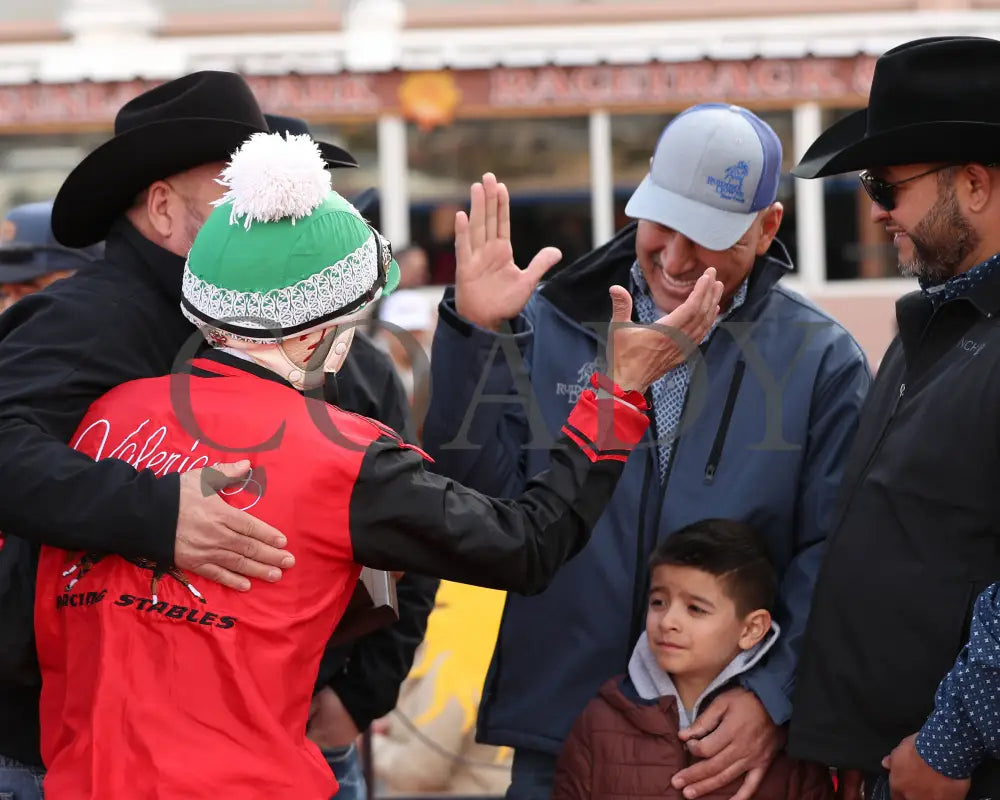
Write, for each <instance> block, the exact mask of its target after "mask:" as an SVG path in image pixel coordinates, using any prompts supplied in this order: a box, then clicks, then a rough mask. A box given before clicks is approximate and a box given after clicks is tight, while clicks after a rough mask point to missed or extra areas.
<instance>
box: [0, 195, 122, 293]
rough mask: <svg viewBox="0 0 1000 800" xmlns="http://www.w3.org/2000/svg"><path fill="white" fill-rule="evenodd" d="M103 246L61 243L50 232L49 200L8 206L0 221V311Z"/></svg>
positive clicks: (96, 255) (97, 254) (95, 254)
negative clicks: (6, 212) (64, 245)
mask: <svg viewBox="0 0 1000 800" xmlns="http://www.w3.org/2000/svg"><path fill="white" fill-rule="evenodd" d="M103 249H104V248H103V247H101V246H99V245H92V246H90V247H84V248H81V249H74V248H69V247H63V246H62V245H61V244H59V243H58V242H57V241H56V238H55V236H53V234H52V201H51V200H47V201H45V202H41V203H28V204H26V205H22V206H17V207H15V208H13V209H11V210H10V212H9V213H8V214H7V216H6V217H5V218H4V220H3V222H2V223H0V311H5V310H6V309H7V308H8V307H9V306H11V305H13V304H14V303H16V302H17V301H18V300H20V299H21V298H22V297H24V296H25V295H28V294H32V293H33V292H37V291H39V290H40V289H44V288H45V287H46V286H48V285H49V284H50V283H53V282H55V281H57V280H59V279H60V278H68V277H69V276H70V275H72V274H73V273H74V272H76V271H77V270H78V269H80V268H81V267H85V266H86V265H87V264H89V263H91V262H92V261H94V260H96V259H98V258H100V255H101V252H102V251H103Z"/></svg>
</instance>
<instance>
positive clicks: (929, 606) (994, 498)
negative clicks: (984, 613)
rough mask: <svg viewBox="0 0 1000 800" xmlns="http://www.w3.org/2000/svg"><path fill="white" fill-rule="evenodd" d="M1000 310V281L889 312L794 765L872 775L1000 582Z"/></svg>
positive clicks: (818, 619)
mask: <svg viewBox="0 0 1000 800" xmlns="http://www.w3.org/2000/svg"><path fill="white" fill-rule="evenodd" d="M998 313H1000V277H998V276H994V277H993V278H992V279H991V280H987V281H985V282H983V283H981V284H979V285H977V286H975V287H974V288H973V289H972V290H970V291H969V292H968V293H967V295H965V296H963V297H959V298H957V299H955V300H952V301H950V302H947V303H944V304H943V305H942V306H941V307H940V308H939V309H938V310H937V311H936V312H935V311H934V309H933V307H932V306H931V304H930V301H929V300H927V299H926V298H925V297H924V296H923V294H922V293H921V292H914V293H912V294H908V295H906V296H905V297H903V298H901V299H900V300H899V302H898V303H897V305H896V317H897V321H898V324H899V335H898V336H897V338H896V339H895V340H894V341H893V342H892V344H891V345H890V346H889V350H888V351H887V353H886V356H885V359H884V360H883V361H882V364H881V366H880V368H879V371H878V375H877V377H876V380H875V383H874V384H873V386H872V389H871V392H870V393H869V395H868V400H867V403H866V405H865V408H864V410H863V412H862V416H861V421H860V424H859V429H858V435H857V439H856V440H855V443H854V447H853V449H852V453H851V456H850V457H849V460H848V464H847V468H846V470H845V477H844V483H843V490H842V496H841V500H840V505H839V511H838V517H837V519H838V521H837V523H836V525H835V527H834V528H833V532H832V533H831V535H830V537H829V539H828V540H827V554H826V558H825V560H824V562H823V566H822V569H821V571H820V575H819V578H818V581H817V584H816V590H815V594H814V599H813V606H812V612H811V616H810V621H809V626H808V627H807V629H806V640H805V643H804V646H803V652H802V657H801V660H800V662H799V672H798V684H797V693H796V695H795V698H794V705H793V708H794V712H793V714H792V722H791V730H790V751H791V753H792V754H793V755H794V756H796V757H798V758H802V759H808V760H814V761H819V762H821V763H825V764H829V765H833V766H840V767H848V768H860V769H863V770H867V771H872V772H874V771H878V770H879V768H880V767H879V765H880V762H881V760H882V758H883V757H884V756H886V755H888V754H889V753H890V752H891V751H892V749H893V748H894V747H895V746H896V745H897V744H899V742H900V741H901V740H902V739H904V738H905V737H907V736H909V735H910V734H913V733H916V732H917V731H918V730H919V729H920V727H921V726H922V725H923V723H924V721H925V719H926V717H927V715H928V714H929V712H930V711H931V710H932V708H933V705H934V692H935V689H936V687H937V685H938V683H939V681H940V680H941V679H942V678H943V677H944V675H945V674H946V673H947V672H948V670H949V669H951V667H952V664H953V663H954V660H955V657H956V656H957V655H958V653H959V650H960V649H961V647H962V646H963V644H964V643H965V642H966V641H967V640H968V635H969V622H970V618H971V613H972V608H973V601H974V600H975V598H976V596H977V595H978V594H979V592H980V591H981V590H982V589H984V588H985V587H986V586H988V585H989V584H991V583H992V582H994V581H996V580H997V579H998V578H1000V492H997V488H996V487H997V478H998V476H1000V413H998V410H1000V320H998V317H997V314H998ZM995 767H996V762H988V763H987V765H986V769H988V770H993V769H995ZM992 788H993V789H994V790H995V789H1000V782H997V783H994V784H993V785H992Z"/></svg>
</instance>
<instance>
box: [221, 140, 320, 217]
mask: <svg viewBox="0 0 1000 800" xmlns="http://www.w3.org/2000/svg"><path fill="white" fill-rule="evenodd" d="M218 182H219V183H220V184H222V185H223V186H225V187H227V191H226V193H225V194H224V195H223V196H222V197H221V198H220V199H219V200H216V201H215V203H214V205H217V206H218V205H223V204H224V203H231V204H232V209H231V211H230V222H231V223H232V222H235V221H237V220H239V219H243V225H244V227H245V228H247V229H249V228H250V226H251V225H252V224H253V223H254V222H277V221H279V220H282V219H290V220H291V221H292V224H294V223H295V220H297V219H301V218H302V217H307V216H309V214H311V213H312V212H313V211H314V210H315V209H316V208H317V207H319V205H320V204H321V203H322V202H323V200H324V199H325V198H326V196H327V195H328V194H329V192H330V189H331V182H330V173H329V172H327V171H326V162H325V161H324V160H323V156H322V155H321V153H320V150H319V146H318V145H317V144H316V142H314V141H313V140H312V139H311V138H310V137H309V136H305V135H299V136H295V135H287V136H282V135H281V134H280V133H255V134H253V135H252V136H251V137H250V138H249V139H247V140H246V141H245V142H244V143H243V144H242V145H241V146H240V148H239V150H237V151H236V152H235V153H234V154H233V157H232V159H231V160H230V162H229V164H228V165H227V166H226V168H225V169H224V170H223V171H222V175H221V177H220V178H219V179H218Z"/></svg>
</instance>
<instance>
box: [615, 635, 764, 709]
mask: <svg viewBox="0 0 1000 800" xmlns="http://www.w3.org/2000/svg"><path fill="white" fill-rule="evenodd" d="M779 635H781V628H780V627H778V623H777V622H774V621H773V620H772V621H771V630H769V631H768V632H767V634H766V635H765V636H764V638H763V639H761V640H760V642H758V643H757V644H756V645H754V646H753V647H751V648H750V649H749V650H745V651H743V652H742V653H740V654H739V655H738V656H736V658H734V659H733V660H732V661H730V662H729V663H728V664H727V665H726V667H725V668H724V669H723V670H722V672H720V673H719V674H718V675H716V676H715V680H713V681H712V682H711V683H710V684H709V685H708V686H707V687H706V689H705V691H703V692H702V693H701V695H700V696H699V697H698V699H697V700H695V703H694V707H693V708H691V709H690V710H689V709H686V708H684V703H682V702H681V696H680V695H679V694H678V693H677V687H676V686H674V682H673V679H672V678H671V677H670V675H668V674H667V673H666V672H664V671H663V670H662V669H661V668H660V665H659V664H657V663H656V656H654V655H653V651H652V649H651V648H650V646H649V639H648V638H647V637H646V632H645V631H643V632H642V636H640V637H639V641H638V642H637V643H636V645H635V649H634V650H633V651H632V658H631V659H630V660H629V662H628V676H629V678H630V679H631V680H632V684H633V685H634V686H635V690H636V692H638V694H639V697H641V698H642V699H643V700H656V699H657V698H659V697H676V698H677V714H678V716H679V717H680V724H681V728H687V727H690V726H691V724H692V723H694V721H695V719H696V718H697V716H698V711H699V710H700V709H701V704H702V703H703V702H704V701H705V698H707V697H709V696H710V695H711V694H713V693H714V692H716V691H717V690H718V689H720V688H721V687H722V686H724V685H725V684H727V683H729V682H730V681H731V680H733V678H735V677H736V676H737V675H740V674H742V673H744V672H746V671H747V670H748V669H750V668H751V667H753V666H754V665H755V664H756V663H757V662H758V661H760V660H761V659H762V658H763V657H764V655H765V654H766V653H767V651H768V650H770V649H771V647H773V646H774V643H775V642H776V641H777V639H778V636H779Z"/></svg>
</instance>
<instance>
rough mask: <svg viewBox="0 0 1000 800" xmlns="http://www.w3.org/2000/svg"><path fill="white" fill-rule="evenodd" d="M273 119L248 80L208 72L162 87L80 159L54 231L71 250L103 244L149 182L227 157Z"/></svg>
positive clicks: (133, 103)
mask: <svg viewBox="0 0 1000 800" xmlns="http://www.w3.org/2000/svg"><path fill="white" fill-rule="evenodd" d="M260 132H263V133H267V132H268V127H267V122H266V121H265V120H264V115H263V113H261V110H260V107H259V106H258V105H257V100H256V98H255V97H254V96H253V92H251V91H250V87H249V86H248V85H247V83H246V81H244V80H243V78H241V77H240V76H239V75H237V74H235V73H232V72H215V71H204V72H195V73H193V74H191V75H185V76H184V77H183V78H177V79H176V80H173V81H169V82H167V83H164V84H161V85H160V86H157V87H155V88H153V89H150V90H149V91H148V92H144V93H143V94H141V95H139V96H138V97H136V98H134V99H132V100H130V101H129V102H128V103H126V104H125V105H124V106H122V107H121V110H119V112H118V114H117V115H116V116H115V135H114V137H113V138H111V139H109V140H108V141H106V142H105V143H104V144H102V145H101V146H100V147H98V148H97V149H96V150H94V151H93V152H92V153H91V154H90V155H88V156H87V157H86V158H84V159H83V161H81V162H80V163H79V164H78V165H77V166H76V168H75V169H74V170H73V171H72V172H71V173H70V174H69V177H68V178H66V180H65V181H64V182H63V185H62V187H61V188H60V189H59V193H58V194H57V195H56V199H55V203H54V204H53V207H52V230H53V232H54V233H55V236H56V238H57V239H58V240H59V241H60V242H61V243H62V244H64V245H66V246H67V247H83V246H85V245H88V244H93V243H94V242H99V241H101V240H102V239H104V237H105V236H106V235H107V232H108V229H109V228H110V227H111V223H113V222H114V221H115V219H116V218H117V217H118V216H119V215H120V214H121V213H122V212H124V211H125V210H126V209H127V208H128V207H129V205H130V204H131V203H132V201H133V200H134V198H135V197H136V195H138V194H139V193H140V192H141V191H142V190H143V189H145V188H146V187H147V186H149V185H150V184H152V183H154V182H156V181H158V180H162V179H163V178H168V177H170V176H171V175H176V174H177V173H178V172H184V171H185V170H188V169H193V168H194V167H198V166H201V165H202V164H209V163H211V162H213V161H226V160H228V159H229V157H230V156H231V155H232V153H233V152H234V151H235V150H236V149H237V148H238V147H239V146H240V145H241V144H242V143H243V142H244V141H245V140H246V139H248V138H249V137H250V135H251V134H254V133H260Z"/></svg>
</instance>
